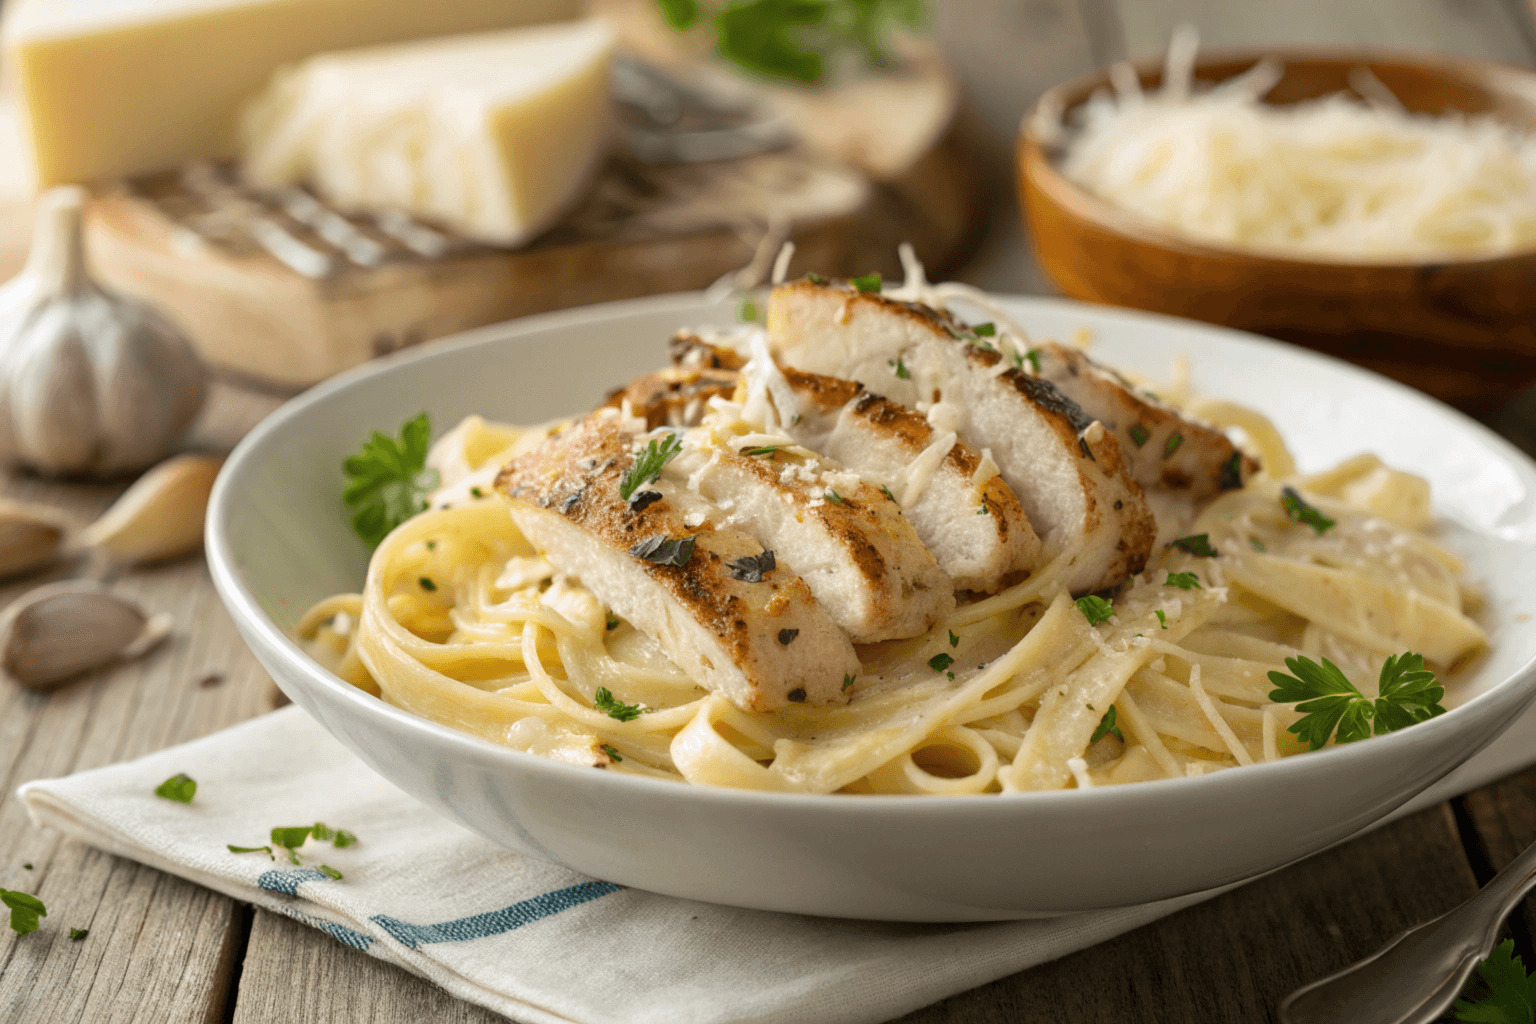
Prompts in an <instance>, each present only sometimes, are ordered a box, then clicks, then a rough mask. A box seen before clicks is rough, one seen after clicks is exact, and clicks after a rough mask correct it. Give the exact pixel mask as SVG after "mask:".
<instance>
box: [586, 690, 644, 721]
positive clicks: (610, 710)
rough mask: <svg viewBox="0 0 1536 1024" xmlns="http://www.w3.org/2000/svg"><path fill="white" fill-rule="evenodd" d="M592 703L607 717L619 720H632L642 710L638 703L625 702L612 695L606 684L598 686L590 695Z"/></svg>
mask: <svg viewBox="0 0 1536 1024" xmlns="http://www.w3.org/2000/svg"><path fill="white" fill-rule="evenodd" d="M592 703H593V705H594V706H595V707H596V708H597V710H599V711H601V712H602V713H603V714H605V715H607V716H608V717H609V718H615V719H618V720H619V721H620V722H632V721H634V720H635V719H637V718H639V717H640V714H641V711H642V710H643V709H642V708H641V707H640V705H638V704H625V703H624V702H623V701H621V700H619V699H618V698H617V697H615V696H614V695H613V691H612V690H610V689H608V687H606V686H599V687H598V688H597V692H596V693H594V694H593V695H592Z"/></svg>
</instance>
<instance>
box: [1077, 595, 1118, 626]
mask: <svg viewBox="0 0 1536 1024" xmlns="http://www.w3.org/2000/svg"><path fill="white" fill-rule="evenodd" d="M1077 610H1078V611H1080V612H1082V613H1083V618H1085V619H1087V620H1088V625H1090V626H1097V625H1098V624H1099V623H1101V622H1108V621H1109V620H1110V619H1112V618H1114V615H1115V606H1114V605H1112V604H1110V603H1109V602H1108V601H1106V600H1104V599H1103V598H1102V597H1100V596H1098V595H1097V594H1089V595H1087V596H1086V597H1080V598H1078V599H1077Z"/></svg>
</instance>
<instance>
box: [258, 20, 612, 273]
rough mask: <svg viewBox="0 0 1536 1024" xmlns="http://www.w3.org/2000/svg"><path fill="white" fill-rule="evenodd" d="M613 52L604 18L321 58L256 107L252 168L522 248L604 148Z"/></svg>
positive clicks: (346, 202)
mask: <svg viewBox="0 0 1536 1024" xmlns="http://www.w3.org/2000/svg"><path fill="white" fill-rule="evenodd" d="M612 48H613V38H612V34H611V32H610V30H609V29H608V28H607V27H606V26H605V25H604V24H603V23H602V22H598V21H576V22H570V23H567V24H563V25H542V26H538V27H534V28H523V29H512V30H508V31H504V32H481V33H476V34H473V35H464V36H453V37H449V38H444V39H435V40H425V41H422V42H418V43H407V44H400V45H396V46H381V47H374V48H369V49H362V50H349V51H345V52H342V53H327V54H321V55H319V56H317V57H311V58H310V59H309V60H307V61H305V62H304V63H302V64H300V65H299V66H298V67H296V68H292V69H289V70H286V71H283V72H280V73H279V74H278V75H277V76H276V77H275V79H274V81H273V83H272V85H271V87H270V88H269V89H268V90H267V91H266V92H265V93H264V94H263V95H262V96H261V97H260V98H259V99H257V100H256V101H254V102H253V103H252V104H251V106H250V107H249V109H248V110H247V111H246V114H245V117H244V119H243V133H242V134H243V145H242V152H241V172H242V174H243V175H244V176H245V178H246V180H247V181H249V182H250V183H252V184H254V185H256V186H258V187H263V188H274V187H278V186H282V185H290V184H297V183H300V182H303V183H307V184H309V185H310V186H312V187H313V188H314V189H315V190H316V191H317V192H318V193H319V194H320V195H321V196H322V197H323V198H324V199H325V200H326V201H327V202H328V203H330V204H331V205H332V206H335V207H336V208H338V209H341V210H343V211H346V212H349V213H359V212H369V211H383V210H399V211H404V212H406V213H410V214H413V215H415V216H418V217H421V218H423V219H426V220H429V221H434V222H436V223H438V224H441V225H443V226H446V227H449V228H451V229H453V230H454V231H455V232H457V233H459V234H461V235H465V236H467V237H469V238H473V239H476V240H478V241H482V242H487V243H490V244H492V245H501V246H516V245H519V244H521V243H522V242H524V241H527V240H528V239H529V238H531V237H533V235H535V234H537V233H539V232H540V231H542V230H543V229H544V228H546V227H548V226H549V225H550V224H551V223H552V222H553V221H554V219H555V218H556V217H558V216H559V215H560V214H561V213H563V212H564V211H565V210H566V208H567V207H568V206H569V205H570V203H571V202H572V201H573V200H574V199H575V198H576V197H577V196H578V195H579V194H580V192H581V190H582V187H583V186H584V185H585V184H586V182H587V180H588V178H589V176H590V173H591V171H592V169H593V168H594V166H595V165H596V163H597V161H598V160H599V158H600V157H601V155H602V152H603V148H604V142H605V137H606V134H607V126H608V110H609V102H608V65H609V57H610V54H611V51H612Z"/></svg>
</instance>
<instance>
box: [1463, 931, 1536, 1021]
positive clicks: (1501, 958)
mask: <svg viewBox="0 0 1536 1024" xmlns="http://www.w3.org/2000/svg"><path fill="white" fill-rule="evenodd" d="M1477 974H1478V977H1479V978H1481V979H1482V980H1483V984H1484V985H1486V986H1487V987H1488V994H1487V995H1486V996H1483V997H1482V998H1480V999H1477V1000H1472V999H1458V1000H1456V1006H1455V1007H1454V1012H1455V1014H1456V1019H1457V1020H1458V1021H1460V1022H1461V1024H1531V1022H1532V1020H1533V1019H1536V976H1533V975H1528V974H1526V973H1525V964H1524V962H1522V961H1521V959H1520V958H1519V957H1518V956H1515V941H1514V940H1513V939H1505V940H1504V941H1503V942H1501V943H1499V945H1498V947H1497V948H1496V949H1494V951H1493V955H1492V956H1490V957H1489V958H1488V959H1487V960H1484V961H1483V962H1482V963H1480V964H1478V965H1477Z"/></svg>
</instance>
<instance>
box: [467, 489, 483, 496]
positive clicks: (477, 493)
mask: <svg viewBox="0 0 1536 1024" xmlns="http://www.w3.org/2000/svg"><path fill="white" fill-rule="evenodd" d="M469 493H470V494H471V495H472V496H474V497H476V498H483V497H485V492H484V491H482V490H481V489H480V488H478V487H471V488H470V489H469Z"/></svg>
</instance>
